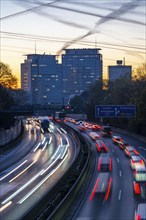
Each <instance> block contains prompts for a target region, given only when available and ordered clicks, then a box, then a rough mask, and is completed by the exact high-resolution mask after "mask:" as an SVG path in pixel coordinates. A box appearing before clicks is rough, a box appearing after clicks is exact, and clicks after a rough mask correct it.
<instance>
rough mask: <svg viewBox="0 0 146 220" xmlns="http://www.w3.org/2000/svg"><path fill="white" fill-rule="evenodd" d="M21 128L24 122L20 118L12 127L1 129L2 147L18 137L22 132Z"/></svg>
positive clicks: (0, 143)
mask: <svg viewBox="0 0 146 220" xmlns="http://www.w3.org/2000/svg"><path fill="white" fill-rule="evenodd" d="M21 128H22V122H21V120H19V121H17V122H16V124H15V125H14V126H13V127H11V128H10V129H7V130H2V131H0V147H3V146H5V145H6V144H8V143H10V142H12V141H13V140H14V139H16V138H17V137H18V136H19V134H20V133H21Z"/></svg>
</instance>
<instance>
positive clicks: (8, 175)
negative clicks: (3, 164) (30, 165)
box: [0, 160, 27, 181]
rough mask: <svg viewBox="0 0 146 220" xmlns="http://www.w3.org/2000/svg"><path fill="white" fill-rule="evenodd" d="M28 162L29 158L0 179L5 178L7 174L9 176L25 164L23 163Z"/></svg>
mask: <svg viewBox="0 0 146 220" xmlns="http://www.w3.org/2000/svg"><path fill="white" fill-rule="evenodd" d="M26 162H27V160H25V161H23V162H22V163H21V164H20V165H19V166H17V167H16V168H15V169H13V170H12V171H11V172H9V173H7V174H6V175H5V176H3V177H1V178H0V181H1V180H3V179H5V178H6V177H7V176H9V175H10V174H11V173H13V172H14V171H16V170H18V169H19V168H20V167H21V166H23V164H25V163H26Z"/></svg>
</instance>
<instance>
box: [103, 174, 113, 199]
mask: <svg viewBox="0 0 146 220" xmlns="http://www.w3.org/2000/svg"><path fill="white" fill-rule="evenodd" d="M111 184H112V178H110V179H109V181H108V187H107V191H106V194H105V198H104V200H108V197H109V193H110V189H111Z"/></svg>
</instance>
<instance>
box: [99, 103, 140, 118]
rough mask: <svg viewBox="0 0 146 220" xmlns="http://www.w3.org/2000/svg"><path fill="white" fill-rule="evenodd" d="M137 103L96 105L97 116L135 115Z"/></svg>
mask: <svg viewBox="0 0 146 220" xmlns="http://www.w3.org/2000/svg"><path fill="white" fill-rule="evenodd" d="M135 115H136V107H135V105H96V106H95V117H96V118H97V117H109V118H110V117H125V118H127V117H135Z"/></svg>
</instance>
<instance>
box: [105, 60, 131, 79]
mask: <svg viewBox="0 0 146 220" xmlns="http://www.w3.org/2000/svg"><path fill="white" fill-rule="evenodd" d="M131 77H132V66H127V65H125V64H123V61H122V60H117V65H115V66H108V79H109V81H111V80H116V79H120V78H125V79H129V80H131Z"/></svg>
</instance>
